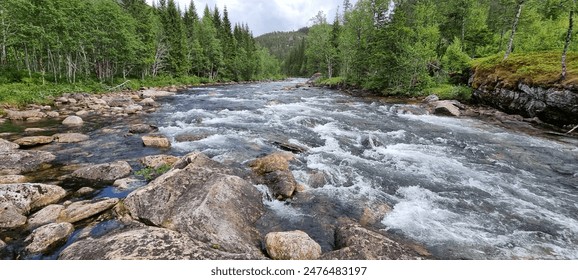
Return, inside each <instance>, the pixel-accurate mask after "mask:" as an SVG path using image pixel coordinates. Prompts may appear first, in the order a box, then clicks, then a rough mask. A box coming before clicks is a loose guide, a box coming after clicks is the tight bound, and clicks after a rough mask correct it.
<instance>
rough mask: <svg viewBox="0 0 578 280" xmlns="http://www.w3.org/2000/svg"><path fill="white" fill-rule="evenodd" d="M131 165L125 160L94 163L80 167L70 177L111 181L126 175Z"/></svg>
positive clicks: (104, 181)
mask: <svg viewBox="0 0 578 280" xmlns="http://www.w3.org/2000/svg"><path fill="white" fill-rule="evenodd" d="M131 172H132V167H130V164H128V162H126V161H117V162H113V163H103V164H96V165H91V166H87V167H83V168H80V169H78V170H76V171H74V172H73V173H72V178H74V179H78V180H85V181H92V182H100V183H112V182H114V181H115V180H118V179H121V178H124V177H127V176H128V175H130V173H131Z"/></svg>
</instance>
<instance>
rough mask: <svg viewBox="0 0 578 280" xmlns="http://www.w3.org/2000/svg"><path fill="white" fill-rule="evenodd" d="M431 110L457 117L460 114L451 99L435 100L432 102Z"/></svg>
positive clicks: (435, 112) (442, 114)
mask: <svg viewBox="0 0 578 280" xmlns="http://www.w3.org/2000/svg"><path fill="white" fill-rule="evenodd" d="M432 105H433V108H434V109H433V110H434V111H433V112H434V114H436V115H441V116H450V117H459V116H460V115H461V113H460V109H459V108H458V107H457V106H456V105H455V104H454V103H453V102H451V101H447V100H444V101H436V102H433V103H432Z"/></svg>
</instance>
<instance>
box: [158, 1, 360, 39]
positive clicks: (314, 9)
mask: <svg viewBox="0 0 578 280" xmlns="http://www.w3.org/2000/svg"><path fill="white" fill-rule="evenodd" d="M147 1H148V2H149V3H152V1H153V0H147ZM176 1H177V2H178V3H179V5H180V6H181V8H183V9H184V7H185V6H188V5H189V4H190V0H176ZM351 2H352V3H355V2H357V1H355V0H354V1H351ZM342 3H343V0H315V1H311V0H195V6H196V8H197V12H198V13H199V14H202V12H203V9H204V8H205V5H209V8H211V9H212V8H213V7H215V5H217V7H218V8H219V10H220V11H221V12H222V11H223V9H224V7H225V6H226V7H227V11H228V12H229V18H230V19H231V21H232V22H237V23H247V24H248V25H249V28H250V29H251V30H252V31H253V34H254V35H255V36H259V35H262V34H265V33H269V32H273V31H292V30H297V29H299V28H302V27H305V26H308V25H310V24H311V23H310V19H311V18H313V17H314V16H315V15H316V14H317V13H318V12H319V11H324V12H325V14H326V15H327V18H328V20H333V18H334V16H335V13H336V11H337V7H339V6H341V5H342Z"/></svg>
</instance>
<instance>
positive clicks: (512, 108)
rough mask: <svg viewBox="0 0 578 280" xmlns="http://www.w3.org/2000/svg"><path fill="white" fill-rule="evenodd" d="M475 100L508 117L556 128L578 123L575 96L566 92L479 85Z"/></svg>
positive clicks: (524, 87)
mask: <svg viewBox="0 0 578 280" xmlns="http://www.w3.org/2000/svg"><path fill="white" fill-rule="evenodd" d="M474 98H475V100H476V101H478V102H480V103H482V104H485V105H489V106H492V107H494V108H497V109H500V110H502V111H504V112H507V113H510V114H518V115H522V116H524V117H526V118H534V117H538V118H540V120H542V121H544V122H548V123H552V124H556V125H571V124H578V93H576V92H573V91H570V90H566V89H556V88H550V89H544V88H540V87H531V86H528V85H525V84H519V85H518V88H517V89H516V90H509V89H503V88H493V87H489V86H486V85H482V86H480V87H479V88H478V89H477V90H476V91H475V92H474Z"/></svg>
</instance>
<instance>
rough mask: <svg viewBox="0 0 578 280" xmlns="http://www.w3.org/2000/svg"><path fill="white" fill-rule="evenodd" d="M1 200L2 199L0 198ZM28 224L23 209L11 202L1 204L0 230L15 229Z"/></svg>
mask: <svg viewBox="0 0 578 280" xmlns="http://www.w3.org/2000/svg"><path fill="white" fill-rule="evenodd" d="M0 199H1V197H0ZM25 224H26V216H24V215H23V213H22V211H21V209H19V208H18V207H16V206H15V205H14V204H12V203H9V202H0V230H2V229H14V228H18V227H21V226H23V225H25Z"/></svg>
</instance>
